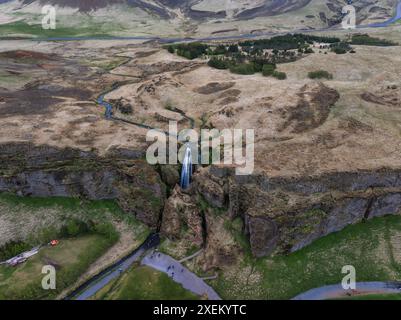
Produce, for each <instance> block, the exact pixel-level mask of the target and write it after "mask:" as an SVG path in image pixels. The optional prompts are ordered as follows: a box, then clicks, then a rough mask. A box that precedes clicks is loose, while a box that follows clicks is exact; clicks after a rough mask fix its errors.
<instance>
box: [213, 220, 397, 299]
mask: <svg viewBox="0 0 401 320" xmlns="http://www.w3.org/2000/svg"><path fill="white" fill-rule="evenodd" d="M245 249H246V252H247V253H246V254H245V256H244V258H243V259H242V261H241V262H240V263H239V264H238V265H237V266H236V267H233V268H232V269H231V270H230V269H229V270H225V272H224V273H223V272H222V273H220V276H219V278H218V280H216V281H214V282H211V283H210V284H211V285H212V286H214V288H215V289H216V291H217V292H218V293H219V294H220V295H221V296H222V297H223V298H225V299H241V298H244V299H250V298H253V299H290V298H293V297H294V296H296V295H298V294H300V293H302V292H305V291H307V290H310V289H313V288H317V287H320V286H324V285H330V284H336V283H340V282H341V280H342V278H343V277H344V275H343V274H342V273H341V270H342V267H343V266H345V265H353V266H354V267H355V268H356V277H357V281H395V280H401V251H400V249H401V216H387V217H382V218H374V219H372V220H369V221H368V222H366V223H360V224H357V225H352V226H348V227H347V228H345V229H344V230H342V231H341V232H337V233H333V234H330V235H328V236H326V237H324V238H321V239H319V240H317V241H315V242H314V243H313V244H311V245H310V246H308V247H306V248H304V249H302V250H300V251H297V252H295V253H292V254H289V255H287V256H275V257H271V258H264V259H254V258H252V257H251V256H250V253H249V248H245Z"/></svg>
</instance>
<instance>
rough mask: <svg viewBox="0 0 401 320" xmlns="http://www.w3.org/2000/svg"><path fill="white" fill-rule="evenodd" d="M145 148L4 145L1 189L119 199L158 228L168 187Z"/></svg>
mask: <svg viewBox="0 0 401 320" xmlns="http://www.w3.org/2000/svg"><path fill="white" fill-rule="evenodd" d="M141 154H142V153H140V152H129V151H128V150H114V149H113V150H111V152H110V154H109V155H107V156H105V157H99V156H97V155H96V154H94V153H91V152H84V151H80V150H76V149H58V148H54V147H49V146H33V145H31V144H28V143H20V144H7V145H0V192H13V193H16V194H20V195H24V196H39V197H52V196H60V197H84V198H87V199H90V200H101V199H116V200H117V201H118V203H119V204H120V205H121V207H122V208H123V209H124V210H125V211H126V212H129V213H132V214H134V215H135V216H136V217H137V218H138V219H139V220H140V221H142V222H144V223H146V224H147V225H148V226H150V227H151V228H156V227H157V226H158V222H159V215H160V212H161V211H162V209H163V206H164V201H165V197H166V196H165V190H164V189H165V188H164V184H163V182H162V181H161V179H160V176H159V175H158V173H157V171H156V170H155V169H154V168H153V167H151V166H150V165H148V164H147V162H146V161H145V160H142V159H140V158H139V157H140V156H141Z"/></svg>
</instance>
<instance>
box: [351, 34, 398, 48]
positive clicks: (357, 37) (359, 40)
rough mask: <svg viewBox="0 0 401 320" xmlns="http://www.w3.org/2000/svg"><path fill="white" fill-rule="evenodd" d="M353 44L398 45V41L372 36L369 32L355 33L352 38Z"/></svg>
mask: <svg viewBox="0 0 401 320" xmlns="http://www.w3.org/2000/svg"><path fill="white" fill-rule="evenodd" d="M351 44H354V45H366V46H381V47H389V46H397V45H398V43H395V42H392V41H389V40H386V39H379V38H374V37H371V36H369V35H367V34H354V35H353V36H352V38H351Z"/></svg>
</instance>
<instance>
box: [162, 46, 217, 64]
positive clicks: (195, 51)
mask: <svg viewBox="0 0 401 320" xmlns="http://www.w3.org/2000/svg"><path fill="white" fill-rule="evenodd" d="M167 50H168V52H170V53H176V54H177V55H179V56H181V57H184V58H187V59H189V60H193V59H196V58H199V57H201V56H202V55H204V54H206V53H207V52H209V51H210V47H209V46H208V45H207V44H204V43H199V42H191V43H180V44H175V45H169V46H168V47H167Z"/></svg>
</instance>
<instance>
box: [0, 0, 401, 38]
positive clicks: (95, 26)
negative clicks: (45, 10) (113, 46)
mask: <svg viewBox="0 0 401 320" xmlns="http://www.w3.org/2000/svg"><path fill="white" fill-rule="evenodd" d="M396 2H397V1H396V0H380V1H375V0H357V1H354V6H355V7H356V10H357V22H358V24H369V23H374V22H383V21H386V20H388V19H389V18H390V17H392V16H393V15H394V11H395V6H396ZM45 4H52V5H54V6H56V8H57V23H58V24H57V29H56V30H51V31H48V30H46V31H44V30H42V29H41V27H40V23H41V20H42V18H43V15H42V14H41V9H42V7H43V5H45ZM344 5H345V2H343V1H338V0H326V1H321V0H302V1H294V0H252V1H245V0H238V1H234V0H217V1H214V0H213V1H212V0H184V1H176V0H100V1H94V0H90V1H78V0H1V1H0V36H2V37H16V36H25V37H26V36H36V37H73V36H155V37H194V36H202V37H203V36H216V35H218V36H225V35H232V34H238V33H241V34H245V33H246V34H248V33H251V34H259V33H266V32H278V31H291V30H295V29H297V30H299V29H305V30H313V29H321V28H327V27H330V26H333V25H336V24H338V23H339V22H340V21H341V19H342V14H341V10H342V7H343V6H344Z"/></svg>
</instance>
